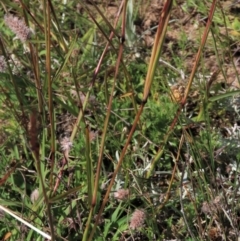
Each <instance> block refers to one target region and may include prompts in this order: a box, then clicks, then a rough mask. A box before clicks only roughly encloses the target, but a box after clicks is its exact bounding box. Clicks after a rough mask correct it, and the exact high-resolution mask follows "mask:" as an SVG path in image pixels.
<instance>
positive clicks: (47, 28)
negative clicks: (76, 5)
mask: <svg viewBox="0 0 240 241" xmlns="http://www.w3.org/2000/svg"><path fill="white" fill-rule="evenodd" d="M43 13H44V31H45V44H46V80H47V83H48V111H49V119H50V129H51V156H50V160H51V172H50V186H51V185H52V183H53V181H52V174H53V168H54V159H55V130H54V113H53V100H52V81H51V41H50V39H51V34H50V32H51V31H50V30H51V29H50V28H51V14H50V6H49V3H48V2H46V0H43ZM36 161H37V166H38V169H39V175H40V177H39V178H40V181H41V183H42V187H43V188H44V189H45V186H44V181H43V177H42V173H41V169H40V160H36ZM44 189H43V194H44V198H45V202H46V206H47V213H48V218H49V226H50V230H51V236H52V240H55V238H54V237H55V234H54V224H53V218H52V213H51V204H50V203H49V201H48V196H47V193H46V190H44Z"/></svg>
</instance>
